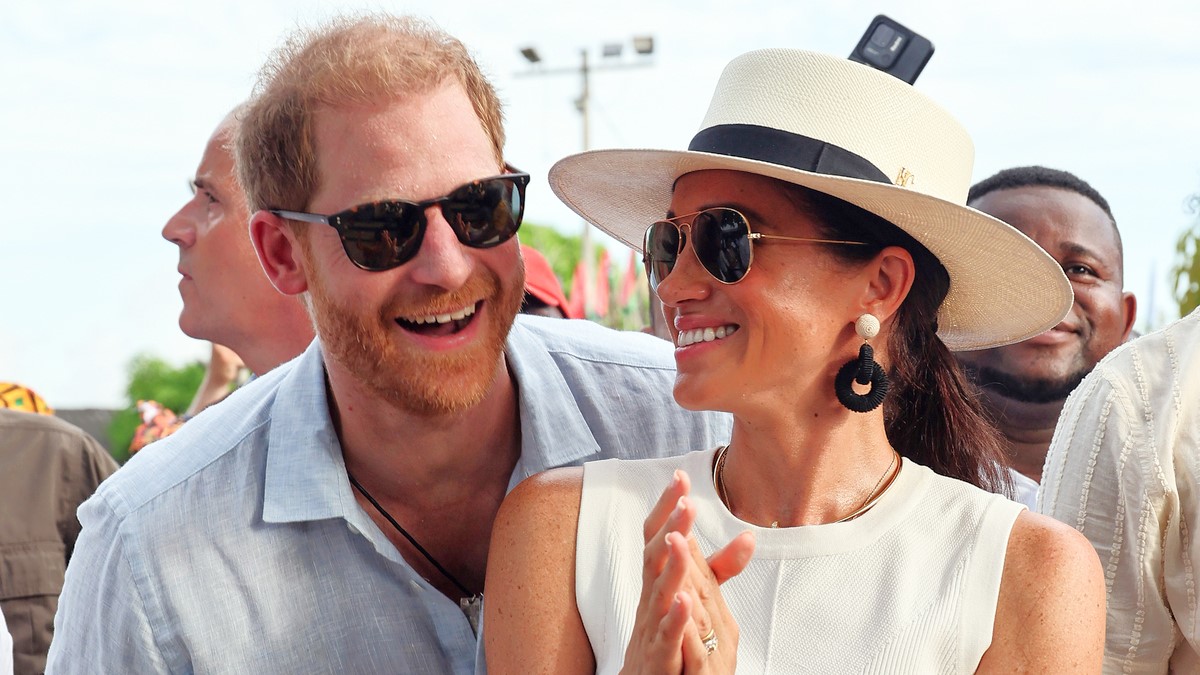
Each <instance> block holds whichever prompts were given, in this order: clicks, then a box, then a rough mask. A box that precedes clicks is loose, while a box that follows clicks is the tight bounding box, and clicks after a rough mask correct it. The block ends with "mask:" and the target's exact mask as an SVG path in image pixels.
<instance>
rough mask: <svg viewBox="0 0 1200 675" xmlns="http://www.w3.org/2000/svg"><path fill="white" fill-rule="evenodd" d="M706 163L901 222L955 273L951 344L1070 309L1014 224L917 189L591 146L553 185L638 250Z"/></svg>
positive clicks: (1046, 263) (1018, 330)
mask: <svg viewBox="0 0 1200 675" xmlns="http://www.w3.org/2000/svg"><path fill="white" fill-rule="evenodd" d="M707 169H730V170H734V171H745V172H748V173H753V174H758V175H761V176H768V177H771V178H776V179H779V180H783V181H786V182H788V183H793V184H796V185H802V186H804V187H807V188H810V189H813V190H816V191H818V192H823V193H825V194H829V195H832V196H834V197H838V198H840V199H842V200H845V201H847V202H850V203H852V204H856V205H858V206H859V207H861V208H863V209H866V210H867V211H870V212H871V213H874V214H876V215H878V216H880V217H881V218H884V219H885V220H887V221H888V222H891V223H893V224H895V225H896V226H898V227H900V228H901V229H903V230H904V231H905V232H907V233H908V234H909V235H911V236H912V237H913V238H914V239H916V240H917V241H919V242H921V243H922V244H923V245H924V246H925V247H927V248H928V249H929V250H930V252H932V253H933V254H934V255H935V256H937V258H938V260H939V261H940V262H941V263H942V265H943V266H945V268H946V270H947V271H948V272H949V274H950V291H949V293H948V294H947V296H946V299H945V300H944V301H943V302H942V306H941V308H940V309H939V312H938V336H939V337H940V338H941V339H942V341H943V342H944V343H945V344H946V346H947V347H948V348H950V349H951V350H955V351H966V350H975V349H987V348H991V347H1000V346H1003V345H1007V344H1012V343H1014V342H1020V341H1022V340H1026V339H1028V338H1030V337H1033V336H1035V335H1038V334H1040V333H1043V332H1045V331H1047V330H1049V329H1051V328H1053V327H1054V326H1056V325H1057V324H1058V323H1059V322H1060V321H1062V319H1063V318H1064V317H1065V316H1066V315H1067V313H1068V312H1069V311H1070V309H1071V304H1072V298H1073V295H1072V291H1071V284H1070V282H1069V281H1068V280H1067V278H1066V276H1065V275H1064V274H1063V272H1062V269H1061V267H1060V266H1059V265H1058V263H1057V262H1056V261H1055V260H1054V259H1053V258H1052V257H1051V256H1050V255H1049V254H1047V253H1046V252H1045V251H1044V250H1043V249H1042V248H1041V247H1040V246H1038V245H1037V244H1036V243H1035V242H1034V241H1032V240H1031V239H1029V238H1028V237H1026V236H1025V235H1024V234H1022V233H1021V232H1019V231H1018V230H1016V229H1015V228H1013V227H1010V226H1009V225H1007V224H1005V223H1004V222H1002V221H1000V220H998V219H996V218H993V217H992V216H989V215H987V214H985V213H982V212H980V211H977V210H975V209H972V208H969V207H966V206H963V205H961V204H956V203H953V202H949V201H946V200H943V199H940V198H938V197H933V196H930V195H927V194H924V193H921V192H917V191H915V190H910V189H907V188H904V187H899V186H896V185H892V184H890V183H882V182H874V181H870V180H863V179H858V178H845V177H841V176H831V175H826V174H818V173H813V172H809V171H803V170H800V169H794V168H791V167H787V166H780V165H777V164H771V163H768V162H762V161H757V160H753V159H744V158H741V157H733V156H727V155H718V154H711V153H705V152H695V151H670V150H594V151H590V152H584V153H581V154H577V155H572V156H570V157H567V158H565V159H562V160H560V161H559V162H558V163H556V164H555V165H554V166H553V167H552V168H551V170H550V174H549V181H550V187H551V189H552V190H553V191H554V193H555V194H556V195H557V196H558V197H559V199H561V200H562V201H563V202H564V203H565V204H566V205H567V206H569V207H570V208H571V209H572V210H574V211H575V212H576V213H578V214H579V215H580V216H582V217H583V218H584V219H586V220H587V221H588V222H591V223H592V224H594V225H596V226H597V227H599V228H600V229H601V230H603V231H604V232H606V233H608V234H610V235H612V236H613V237H615V238H616V239H618V240H620V241H622V242H624V243H625V244H626V245H628V246H630V247H632V248H633V249H635V250H638V251H640V250H641V248H642V238H643V236H644V233H645V231H646V228H647V227H648V226H649V225H650V224H651V223H653V222H654V221H656V220H659V219H661V218H663V217H664V216H665V215H666V213H667V210H668V209H669V207H670V203H671V192H672V190H673V187H674V185H675V181H676V180H677V179H678V178H679V177H680V176H682V175H684V174H687V173H691V172H693V171H701V170H707Z"/></svg>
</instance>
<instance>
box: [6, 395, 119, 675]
mask: <svg viewBox="0 0 1200 675" xmlns="http://www.w3.org/2000/svg"><path fill="white" fill-rule="evenodd" d="M4 392H5V393H4V394H3V396H2V397H0V398H3V400H5V401H6V402H7V404H6V406H5V407H2V408H0V611H3V614H4V617H5V620H6V622H7V624H8V630H9V632H11V634H12V660H11V661H9V663H11V664H12V668H13V671H12V672H15V673H16V675H34V674H35V673H41V672H43V671H44V670H45V668H46V654H47V652H48V651H49V649H50V639H51V637H52V636H53V634H54V612H55V610H56V609H57V608H58V595H59V593H60V592H61V591H62V585H63V574H64V572H65V570H66V568H67V562H68V561H69V560H70V558H71V552H72V550H73V549H74V548H75V540H76V538H77V537H78V536H79V530H80V525H79V521H78V520H77V519H76V518H75V509H76V508H77V507H78V506H79V505H80V504H81V503H83V502H84V500H86V499H87V498H88V497H90V496H91V495H92V493H93V492H94V491H95V490H96V487H97V486H98V485H100V482H101V481H103V480H104V479H105V478H107V477H108V476H110V475H111V474H112V473H113V472H114V471H116V470H117V463H116V461H114V460H113V458H112V456H111V455H109V454H108V451H107V450H105V449H104V447H103V446H101V445H100V443H99V442H98V441H97V440H96V439H94V438H92V437H91V436H89V435H88V434H87V433H85V432H84V431H83V430H82V429H79V428H78V427H75V426H73V425H71V424H69V423H67V422H65V421H63V420H60V419H58V418H57V417H54V416H53V415H52V414H51V413H50V412H49V411H50V408H49V406H47V405H46V404H45V402H44V401H42V399H41V397H40V396H38V395H37V394H36V393H35V392H33V391H32V390H30V389H29V388H27V387H23V386H21V385H18V384H12V383H8V384H5V385H4ZM18 401H19V402H23V403H21V404H20V406H19V407H18V405H17V404H16V402H18ZM35 408H36V411H35ZM2 638H3V636H0V639H2ZM4 658H5V652H4V650H3V648H2V647H0V673H3V672H5V671H4V665H3V663H4Z"/></svg>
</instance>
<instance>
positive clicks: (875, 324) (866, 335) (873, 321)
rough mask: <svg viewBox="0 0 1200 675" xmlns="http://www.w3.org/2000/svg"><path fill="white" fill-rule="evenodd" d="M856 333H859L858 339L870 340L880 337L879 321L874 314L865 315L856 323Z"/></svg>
mask: <svg viewBox="0 0 1200 675" xmlns="http://www.w3.org/2000/svg"><path fill="white" fill-rule="evenodd" d="M854 332H855V333H858V337H860V338H862V339H864V340H870V339H871V338H873V337H875V336H876V335H879V319H877V318H875V315H874V314H863V315H862V316H860V317H858V321H855V322H854Z"/></svg>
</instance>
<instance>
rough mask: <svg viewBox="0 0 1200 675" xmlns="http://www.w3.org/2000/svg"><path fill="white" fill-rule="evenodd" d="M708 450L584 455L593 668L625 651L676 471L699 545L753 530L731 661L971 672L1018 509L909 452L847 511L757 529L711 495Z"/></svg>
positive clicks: (583, 542) (582, 604) (585, 594)
mask: <svg viewBox="0 0 1200 675" xmlns="http://www.w3.org/2000/svg"><path fill="white" fill-rule="evenodd" d="M714 452H715V451H714V450H706V451H700V452H693V453H689V454H687V455H684V456H682V457H670V458H664V459H652V460H637V461H621V460H605V461H599V462H590V463H588V464H586V465H584V478H583V497H582V501H581V503H580V507H579V531H578V537H577V543H576V552H575V596H576V600H577V602H578V605H579V612H580V614H581V615H582V618H583V625H584V627H585V628H586V629H587V633H588V639H589V640H590V641H591V644H592V651H593V653H594V654H595V656H596V672H598V673H615V672H617V671H618V670H619V669H620V667H621V664H622V661H623V660H624V657H625V647H626V645H627V644H628V643H629V637H630V635H631V634H632V632H633V624H634V616H635V614H636V611H637V604H638V597H639V595H640V593H641V586H642V581H641V580H642V549H643V541H642V521H643V520H644V519H645V517H646V514H647V513H649V511H650V509H651V508H652V507H653V505H654V503H655V501H657V499H658V498H659V496H660V495H661V494H662V491H663V490H664V489H665V488H666V487H667V484H668V483H669V482H670V480H671V475H672V472H673V471H674V470H675V469H676V468H682V469H684V470H685V471H687V472H688V475H689V476H690V477H691V479H692V481H691V482H692V498H693V499H694V500H695V503H696V507H697V511H698V515H697V518H696V525H695V527H694V528H693V530H694V532H695V535H696V539H697V541H698V543H699V545H700V549H701V551H703V552H704V554H705V555H706V556H707V555H710V554H711V553H712V552H713V551H715V550H717V549H718V548H720V547H721V546H723V545H724V544H726V543H727V542H729V540H731V539H733V537H734V536H736V535H737V534H738V533H740V532H742V531H744V530H746V529H751V530H753V531H754V533H755V536H756V537H757V545H756V547H755V551H754V557H753V559H752V560H751V562H750V564H749V566H748V567H747V568H746V570H745V571H743V572H742V573H741V574H740V575H738V576H737V577H735V578H733V579H731V580H729V581H728V582H726V583H725V584H724V585H723V586H722V587H721V589H722V594H723V596H724V598H725V602H726V603H727V604H728V606H729V608H730V611H731V612H732V613H733V616H734V618H735V619H736V620H737V622H738V627H739V629H740V639H739V644H738V671H739V672H743V673H768V672H770V673H803V672H811V673H835V672H836V673H889V674H890V673H971V672H974V671H975V669H976V667H977V666H978V665H979V660H980V658H981V657H982V656H983V653H984V652H985V651H986V650H987V648H988V646H989V645H990V644H991V641H992V624H993V623H994V621H995V614H996V599H997V597H998V595H999V591H1000V577H1001V573H1002V571H1003V567H1004V553H1005V549H1006V547H1007V546H1008V535H1009V533H1010V531H1011V530H1012V526H1013V522H1014V521H1015V520H1016V518H1017V515H1018V514H1019V513H1020V512H1021V511H1022V510H1024V508H1025V507H1024V506H1022V505H1020V504H1018V503H1016V502H1012V501H1009V500H1008V499H1005V498H1004V497H1003V496H1000V495H994V494H991V493H988V492H985V491H983V490H980V489H978V488H976V487H974V486H971V485H968V484H966V483H964V482H962V481H958V480H954V479H952V478H946V477H944V476H940V475H938V474H936V473H934V472H933V471H931V470H929V469H927V468H925V467H924V466H921V465H919V464H914V463H912V462H910V461H908V460H904V461H903V464H902V468H901V470H900V474H899V476H897V477H896V480H895V482H894V483H893V484H892V486H891V488H889V489H888V490H887V492H885V493H884V495H883V497H882V498H881V499H880V500H879V501H878V502H877V503H876V505H875V506H874V508H872V509H871V510H869V511H867V512H866V513H865V514H863V515H862V516H860V517H859V518H856V519H855V520H851V521H848V522H845V523H832V524H828V525H813V526H806V527H792V528H781V529H770V528H762V527H757V526H754V525H751V524H749V523H746V522H743V521H741V520H738V519H737V518H736V517H734V516H733V515H732V514H731V513H730V512H729V510H728V509H726V508H725V505H724V504H723V503H722V502H721V500H720V499H718V498H717V493H716V490H715V488H714V487H713V484H712V480H711V476H712V463H713V455H714ZM719 637H720V636H718V638H719ZM728 648H729V647H727V646H725V643H722V644H721V645H720V646H719V647H718V649H728Z"/></svg>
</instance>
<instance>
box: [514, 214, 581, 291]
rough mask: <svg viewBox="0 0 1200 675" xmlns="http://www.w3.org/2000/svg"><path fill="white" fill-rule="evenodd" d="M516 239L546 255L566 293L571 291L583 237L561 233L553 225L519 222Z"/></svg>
mask: <svg viewBox="0 0 1200 675" xmlns="http://www.w3.org/2000/svg"><path fill="white" fill-rule="evenodd" d="M517 239H520V240H521V243H522V244H525V245H526V246H532V247H533V248H536V249H537V250H539V251H541V252H542V255H544V256H546V260H549V261H550V267H552V268H553V269H554V274H555V276H557V277H558V280H559V281H560V282H561V283H562V285H563V289H565V290H566V291H567V293H570V292H571V280H572V279H574V277H575V266H576V265H578V264H579V259H580V258H581V257H582V256H583V239H582V237H580V236H579V235H573V234H563V233H562V232H559V231H558V230H556V229H554V228H553V227H547V226H545V225H534V224H533V223H528V222H527V223H521V229H520V230H518V231H517Z"/></svg>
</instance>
